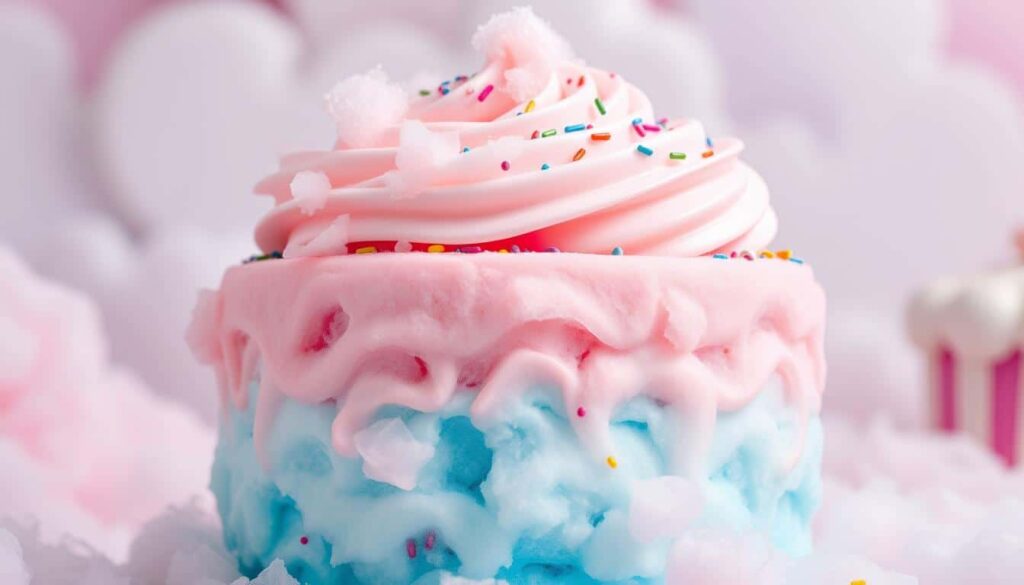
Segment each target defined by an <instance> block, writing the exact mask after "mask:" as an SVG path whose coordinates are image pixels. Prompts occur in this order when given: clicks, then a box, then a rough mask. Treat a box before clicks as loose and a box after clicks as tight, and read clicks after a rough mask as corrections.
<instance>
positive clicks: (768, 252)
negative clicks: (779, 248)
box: [760, 250, 775, 258]
mask: <svg viewBox="0 0 1024 585" xmlns="http://www.w3.org/2000/svg"><path fill="white" fill-rule="evenodd" d="M760 256H761V257H762V258H774V257H775V253H774V252H772V251H771V250H764V251H762V252H761V254H760Z"/></svg>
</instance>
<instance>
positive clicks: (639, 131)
mask: <svg viewBox="0 0 1024 585" xmlns="http://www.w3.org/2000/svg"><path fill="white" fill-rule="evenodd" d="M633 130H636V133H637V134H639V135H640V138H643V137H644V136H647V133H646V132H644V127H643V126H642V125H640V118H637V119H636V120H633Z"/></svg>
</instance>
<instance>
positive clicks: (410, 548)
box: [405, 538, 416, 559]
mask: <svg viewBox="0 0 1024 585" xmlns="http://www.w3.org/2000/svg"><path fill="white" fill-rule="evenodd" d="M405 554H406V555H408V556H409V558H410V559H415V558H416V541H415V540H413V539H411V538H410V539H409V540H407V541H405Z"/></svg>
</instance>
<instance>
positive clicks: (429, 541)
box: [423, 530, 437, 550]
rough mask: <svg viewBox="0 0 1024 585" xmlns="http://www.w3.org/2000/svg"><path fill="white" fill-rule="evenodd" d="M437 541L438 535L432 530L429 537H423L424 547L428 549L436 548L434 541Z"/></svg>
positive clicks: (428, 534)
mask: <svg viewBox="0 0 1024 585" xmlns="http://www.w3.org/2000/svg"><path fill="white" fill-rule="evenodd" d="M435 542H437V535H436V534H434V531H433V530H431V531H430V532H428V533H427V537H426V538H425V539H423V547H424V548H426V549H427V550H434V543H435Z"/></svg>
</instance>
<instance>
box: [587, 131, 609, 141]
mask: <svg viewBox="0 0 1024 585" xmlns="http://www.w3.org/2000/svg"><path fill="white" fill-rule="evenodd" d="M590 139H591V140H611V139H612V135H611V134H610V133H608V132H596V133H594V134H591V135H590Z"/></svg>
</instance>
